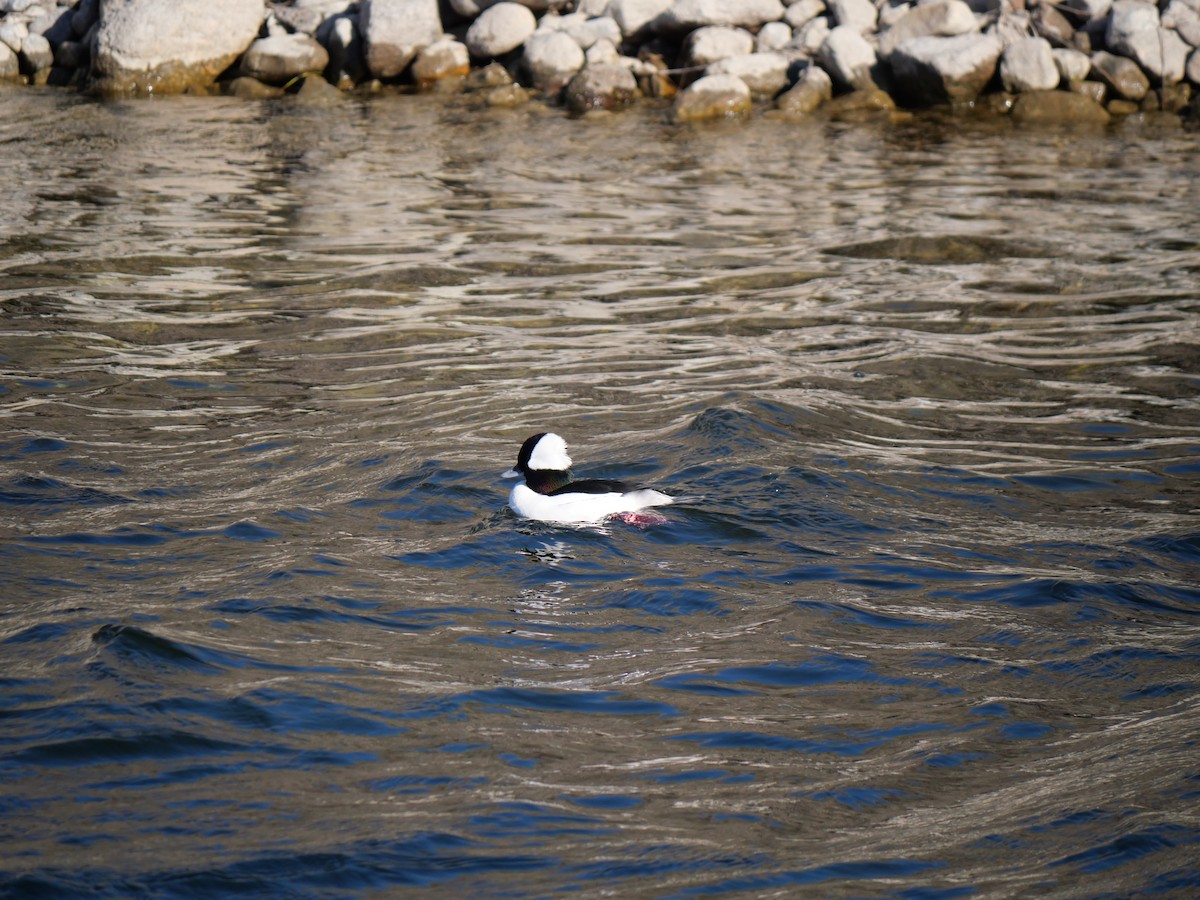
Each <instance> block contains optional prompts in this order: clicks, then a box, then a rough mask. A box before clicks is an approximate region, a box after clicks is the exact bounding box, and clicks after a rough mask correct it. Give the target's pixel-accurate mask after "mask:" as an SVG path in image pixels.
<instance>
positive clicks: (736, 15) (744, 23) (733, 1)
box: [655, 0, 870, 34]
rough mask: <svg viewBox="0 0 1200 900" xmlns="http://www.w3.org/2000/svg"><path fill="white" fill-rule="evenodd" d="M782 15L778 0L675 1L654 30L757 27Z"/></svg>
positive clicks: (668, 31)
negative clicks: (721, 26) (714, 26)
mask: <svg viewBox="0 0 1200 900" xmlns="http://www.w3.org/2000/svg"><path fill="white" fill-rule="evenodd" d="M862 2H864V3H869V2H870V0H862ZM783 12H784V7H783V4H782V3H780V2H779V0H675V2H674V3H672V4H671V5H670V6H669V7H668V8H667V10H666V12H665V13H663V15H662V18H661V19H660V20H659V21H658V22H657V23H656V25H655V27H656V29H657V30H658V31H660V32H666V33H676V34H677V33H680V32H687V31H694V30H695V29H697V28H703V27H704V26H705V25H726V26H729V27H731V28H757V27H759V26H760V25H762V24H764V23H766V22H777V21H779V20H780V19H782V18H783Z"/></svg>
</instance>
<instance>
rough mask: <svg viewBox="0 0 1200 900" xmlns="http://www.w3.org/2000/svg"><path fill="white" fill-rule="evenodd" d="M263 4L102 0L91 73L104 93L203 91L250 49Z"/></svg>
mask: <svg viewBox="0 0 1200 900" xmlns="http://www.w3.org/2000/svg"><path fill="white" fill-rule="evenodd" d="M263 16H264V9H263V3H262V0H171V2H170V3H161V2H159V0H106V2H105V3H104V4H103V5H102V6H101V8H100V20H99V22H98V24H97V26H96V27H97V32H96V43H95V54H94V57H93V59H92V74H93V77H94V79H95V84H96V87H97V88H98V89H99V90H100V91H102V92H104V93H115V94H124V93H156V94H158V93H170V94H174V93H182V92H183V91H185V90H188V89H193V88H202V87H207V86H208V85H210V84H212V83H213V82H214V81H215V80H216V78H217V76H218V75H220V74H221V73H222V72H223V71H225V69H227V68H229V66H230V65H231V64H232V63H233V62H234V61H235V60H236V59H237V58H238V57H239V56H241V55H242V53H243V52H244V51H245V50H246V48H247V47H249V46H250V43H251V42H252V41H253V40H254V38H255V37H256V36H257V34H258V29H259V26H260V25H262V21H263Z"/></svg>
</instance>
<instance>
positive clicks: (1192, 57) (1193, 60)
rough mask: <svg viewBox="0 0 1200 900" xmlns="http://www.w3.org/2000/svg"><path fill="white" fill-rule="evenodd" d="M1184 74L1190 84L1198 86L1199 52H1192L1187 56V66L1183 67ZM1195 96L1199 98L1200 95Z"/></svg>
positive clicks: (1199, 74)
mask: <svg viewBox="0 0 1200 900" xmlns="http://www.w3.org/2000/svg"><path fill="white" fill-rule="evenodd" d="M1184 74H1185V75H1186V76H1187V80H1188V81H1190V82H1191V83H1192V84H1200V50H1193V51H1192V52H1191V54H1189V56H1188V61H1187V66H1185V67H1184ZM1197 96H1200V94H1197Z"/></svg>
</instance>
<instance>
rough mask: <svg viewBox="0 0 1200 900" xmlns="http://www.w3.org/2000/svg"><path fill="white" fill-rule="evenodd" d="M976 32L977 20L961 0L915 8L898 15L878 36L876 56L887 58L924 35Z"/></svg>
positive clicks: (949, 0) (977, 27)
mask: <svg viewBox="0 0 1200 900" xmlns="http://www.w3.org/2000/svg"><path fill="white" fill-rule="evenodd" d="M978 30H979V21H978V20H977V19H976V18H975V13H973V12H971V7H969V6H967V4H966V3H964V2H962V0H946V2H945V3H930V4H928V5H926V6H917V7H914V8H912V9H910V10H909V11H908V12H906V13H905V14H904V15H903V16H901V17H900V18H899V19H898V20H897V21H896V24H895V25H893V26H892V27H891V28H889V29H888V30H887V31H885V32H883V34H881V35H880V36H879V55H880V56H885V57H886V56H890V55H891V53H892V51H893V50H895V49H896V48H897V47H898V46H900V45H901V44H902V43H904V42H905V41H907V40H909V39H910V38H915V37H923V36H925V35H943V36H947V37H949V36H953V35H956V34H968V33H970V32H972V31H978Z"/></svg>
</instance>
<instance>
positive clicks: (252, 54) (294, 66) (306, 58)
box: [242, 33, 329, 84]
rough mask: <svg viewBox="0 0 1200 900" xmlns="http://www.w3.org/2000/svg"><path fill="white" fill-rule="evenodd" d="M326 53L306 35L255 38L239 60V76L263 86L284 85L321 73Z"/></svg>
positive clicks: (326, 58)
mask: <svg viewBox="0 0 1200 900" xmlns="http://www.w3.org/2000/svg"><path fill="white" fill-rule="evenodd" d="M328 64H329V53H328V51H327V50H326V49H325V48H324V47H322V46H321V45H320V44H318V43H317V42H316V40H315V39H314V38H311V37H309V36H308V35H307V34H301V33H296V34H281V35H276V36H274V37H265V38H259V39H258V40H257V41H255V42H254V43H253V44H251V45H250V47H249V49H247V50H246V53H245V55H244V56H243V57H242V72H243V73H244V74H246V75H249V76H250V77H251V78H257V79H258V80H259V81H262V82H264V83H266V84H284V83H286V82H288V81H291V80H292V79H293V78H295V77H296V76H297V75H302V74H303V73H305V72H321V71H323V70H324V69H325V67H326V66H327V65H328Z"/></svg>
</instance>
